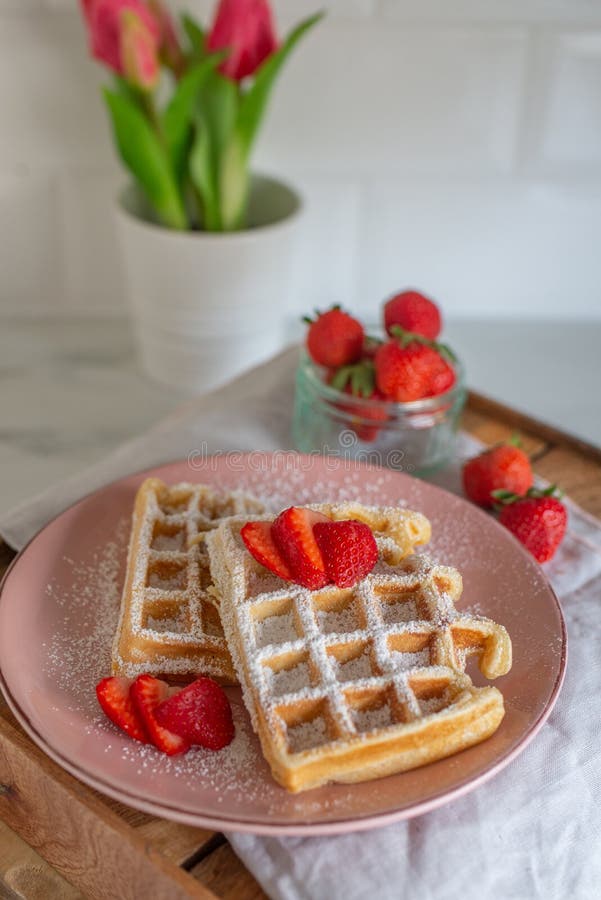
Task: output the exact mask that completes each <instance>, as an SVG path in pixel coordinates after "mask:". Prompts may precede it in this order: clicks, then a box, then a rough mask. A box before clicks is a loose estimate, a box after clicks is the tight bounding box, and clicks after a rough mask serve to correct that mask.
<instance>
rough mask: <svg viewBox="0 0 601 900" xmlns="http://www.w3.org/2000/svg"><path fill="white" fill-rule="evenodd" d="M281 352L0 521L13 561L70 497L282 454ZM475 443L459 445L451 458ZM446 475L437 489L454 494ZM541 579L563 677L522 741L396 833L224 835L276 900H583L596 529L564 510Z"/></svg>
mask: <svg viewBox="0 0 601 900" xmlns="http://www.w3.org/2000/svg"><path fill="white" fill-rule="evenodd" d="M296 353H297V351H296V350H295V349H289V350H286V351H284V352H283V353H282V354H280V355H279V356H277V357H275V358H274V359H273V360H271V361H270V362H268V363H266V364H265V365H263V366H259V367H257V368H256V369H253V370H252V371H250V372H247V373H245V374H244V375H243V376H241V377H239V378H237V379H236V380H235V381H233V382H231V383H230V384H228V385H226V386H225V387H223V388H220V389H218V390H216V391H214V392H212V393H210V394H207V395H204V396H202V397H200V398H198V399H196V400H193V401H191V402H190V403H188V404H186V405H185V406H183V407H181V408H179V409H177V410H175V412H174V413H173V414H172V415H171V416H169V417H168V418H167V419H165V420H164V421H163V422H161V423H159V424H158V425H156V426H155V427H153V428H152V429H150V430H149V431H148V432H146V434H144V435H142V436H140V437H139V438H136V439H135V440H132V441H129V442H128V443H127V444H125V445H123V446H122V447H121V448H120V449H118V450H117V451H115V452H114V453H112V454H111V455H110V456H108V457H107V458H106V459H105V460H104V461H103V462H101V463H100V464H98V465H95V466H93V467H92V468H91V469H89V470H88V471H87V472H85V473H83V474H80V475H76V476H75V477H73V478H71V479H69V480H68V481H66V482H64V483H63V484H60V485H56V486H55V487H52V488H51V489H50V490H48V491H46V492H45V493H44V494H42V495H40V496H39V497H36V498H35V499H33V500H32V501H30V502H28V503H25V504H22V505H21V506H20V507H18V508H17V509H15V510H14V511H13V512H11V513H9V514H8V515H6V516H4V517H3V518H0V534H2V536H3V537H4V538H5V540H7V542H8V543H10V544H11V545H12V546H14V547H16V548H19V547H21V546H23V544H24V543H26V542H27V541H28V540H29V538H30V537H31V536H32V535H33V534H34V533H35V532H36V531H37V530H38V529H39V528H40V527H41V526H42V525H43V524H44V523H45V522H47V521H48V520H49V519H50V518H52V517H53V516H54V515H56V514H57V513H59V512H60V511H61V510H62V509H64V508H65V507H66V506H68V505H69V504H70V503H73V502H74V501H75V500H77V499H78V498H79V497H81V496H82V495H84V494H86V493H88V492H90V491H92V490H94V489H96V488H97V487H100V486H101V485H103V484H106V483H107V482H109V481H112V480H113V479H115V478H119V477H120V476H122V475H125V474H127V473H130V472H133V471H136V470H140V469H144V468H147V467H150V466H153V465H156V464H159V463H162V462H166V461H169V460H172V459H176V458H181V457H183V456H186V455H187V454H189V453H191V452H194V451H197V452H198V451H200V452H208V453H210V452H215V451H218V450H229V449H240V450H275V449H288V448H289V446H290V421H291V413H292V395H293V369H294V361H295V358H296ZM476 446H477V443H476V442H474V441H473V440H472V439H470V438H467V437H466V436H463V437H462V440H461V442H460V455H468V454H469V453H471V452H473V450H474V449H475V447H476ZM458 471H459V470H458V465H456V466H455V467H452V468H451V469H449V470H447V471H445V472H443V473H440V475H439V476H438V477H437V478H436V481H437V482H438V483H440V484H442V485H443V486H445V487H447V488H448V489H450V490H458V489H459V480H458ZM547 574H548V576H549V578H550V580H551V582H552V584H553V586H554V587H555V590H556V591H557V593H558V595H559V597H560V599H561V601H562V606H563V611H564V615H565V617H566V620H567V624H568V632H569V636H570V665H569V667H568V672H567V676H566V681H565V685H564V689H563V692H562V694H561V697H560V699H559V702H558V704H557V706H556V707H555V709H554V711H553V713H552V714H551V717H550V718H549V720H548V723H547V724H546V725H545V727H544V728H543V729H542V731H541V732H540V734H539V735H538V736H537V738H536V739H535V741H534V742H533V743H532V744H531V745H530V746H529V747H528V748H527V749H526V751H525V752H524V753H523V754H522V755H521V756H520V757H519V758H518V759H517V760H515V761H514V762H513V763H512V764H511V765H510V766H509V767H508V768H507V769H505V770H504V771H503V772H501V773H500V774H499V775H497V776H496V777H495V778H494V779H493V780H492V781H491V782H489V783H488V784H486V785H483V786H482V787H481V788H479V789H478V790H476V791H474V792H473V793H471V794H469V795H468V796H466V797H463V798H461V799H459V800H455V801H454V802H453V803H451V804H449V805H448V806H446V807H443V808H441V809H439V810H436V811H434V812H431V813H428V814H427V815H424V816H421V817H419V818H417V819H413V820H411V821H408V822H401V823H398V824H396V825H391V826H388V827H386V828H381V829H377V830H375V831H371V832H358V833H354V834H348V835H343V836H340V837H331V838H294V837H291V838H271V837H260V836H257V835H247V834H230V835H228V839H229V840H230V842H231V844H232V846H233V848H234V850H235V851H236V853H237V854H238V855H239V856H240V857H241V859H242V860H243V862H244V863H245V865H246V866H247V867H248V868H249V869H250V871H251V872H252V873H253V874H254V876H255V877H256V878H257V880H258V881H259V882H260V883H261V884H262V886H263V887H264V889H265V890H266V892H267V893H268V894H269V895H270V896H271V897H273V898H278V900H298V898H311V900H332V898H338V897H341V898H344V900H363V898H366V897H377V898H378V900H394V898H400V897H403V898H407V900H414V898H415V900H418V898H419V900H476V898H477V900H481V898H489V897H495V898H497V900H538V898H541V900H542V898H544V900H564V898H567V897H571V898H576V900H588V898H591V900H592V898H593V897H598V896H599V885H600V884H601V741H600V736H601V654H600V653H599V646H600V645H601V523H599V522H597V521H596V520H594V519H592V518H591V517H589V516H587V515H586V514H585V513H584V512H583V511H582V510H580V509H579V508H578V507H576V506H574V505H573V504H570V524H569V532H568V535H567V536H566V539H565V541H564V543H563V545H562V547H561V549H560V552H559V553H558V555H557V557H556V559H555V560H553V562H552V563H551V564H550V565H548V566H547Z"/></svg>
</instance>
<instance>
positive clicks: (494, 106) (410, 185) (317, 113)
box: [0, 0, 601, 318]
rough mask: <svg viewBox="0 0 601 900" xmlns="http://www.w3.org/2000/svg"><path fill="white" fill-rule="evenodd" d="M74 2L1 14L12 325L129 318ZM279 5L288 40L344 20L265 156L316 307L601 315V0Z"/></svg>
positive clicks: (107, 160)
mask: <svg viewBox="0 0 601 900" xmlns="http://www.w3.org/2000/svg"><path fill="white" fill-rule="evenodd" d="M77 5H78V4H77V2H76V0H0V111H1V118H0V228H1V240H0V273H1V280H0V314H1V313H3V312H4V313H6V312H11V313H13V312H21V313H23V314H34V315H35V314H37V313H40V312H43V313H49V312H65V311H76V312H81V313H82V314H89V313H96V312H106V313H113V312H116V311H119V310H122V309H123V308H124V306H123V304H124V297H123V293H124V291H123V277H122V269H121V265H120V259H119V252H118V250H119V248H118V246H117V241H116V237H115V233H114V229H113V219H112V205H111V204H112V196H113V194H114V190H115V186H116V185H117V184H119V180H120V178H121V173H120V169H119V167H118V165H117V164H116V162H115V159H114V154H113V150H112V147H111V143H110V140H109V133H108V129H107V127H106V121H105V115H104V110H103V108H102V104H101V100H100V97H99V92H98V88H99V85H100V84H101V83H102V81H103V79H104V73H103V72H102V71H101V70H99V69H98V68H97V67H96V66H95V65H94V64H92V63H91V62H90V61H89V60H88V59H87V54H86V49H85V45H84V34H83V29H82V26H81V23H80V21H79V14H78V10H77ZM171 5H172V7H174V8H177V7H181V6H184V5H187V7H188V8H191V9H192V10H193V11H194V12H196V13H197V14H200V15H202V16H205V17H206V16H207V15H209V13H210V10H211V9H212V7H213V3H212V2H210V0H189V2H188V3H187V4H185V2H184V0H182V2H181V3H179V2H177V0H173V2H172V4H171ZM275 6H276V10H277V13H278V21H279V22H280V25H281V28H282V30H283V29H285V28H287V27H289V25H290V24H291V23H292V22H293V21H295V20H296V19H298V18H300V17H301V16H304V15H306V14H308V13H310V12H312V11H313V10H315V9H316V8H319V7H320V6H325V7H327V9H328V16H327V18H326V20H325V21H324V22H323V23H321V24H320V25H319V26H318V28H317V29H316V30H315V31H314V32H313V34H312V35H311V36H310V37H309V38H308V39H307V40H306V42H305V43H304V45H303V46H301V47H300V48H299V49H298V51H297V52H296V54H295V55H294V57H293V58H292V59H291V61H290V64H289V65H288V67H287V69H286V70H285V72H284V73H283V75H282V77H281V80H280V83H279V85H278V89H277V93H276V96H275V97H274V102H273V104H272V108H271V111H270V116H269V119H268V121H267V124H266V127H265V129H264V132H263V135H262V139H261V142H260V145H259V148H258V153H257V159H256V164H257V168H260V169H262V170H264V171H271V172H274V173H278V174H281V175H283V176H286V177H287V178H289V179H290V180H292V181H294V182H295V183H297V184H298V185H299V186H300V187H301V188H302V189H303V191H304V192H305V194H306V197H307V200H308V215H307V217H306V222H305V232H304V235H303V242H302V250H303V256H302V260H303V264H302V265H301V267H300V272H299V278H300V290H299V291H298V292H297V294H298V297H299V298H300V299H299V306H302V307H303V308H308V309H310V308H312V307H313V306H315V305H320V304H324V303H326V302H330V301H333V300H338V301H341V302H343V303H345V304H346V305H348V306H351V307H353V308H355V309H361V308H363V309H367V308H369V307H372V308H373V304H374V303H375V302H377V301H378V300H379V299H380V298H381V297H382V295H384V294H387V293H389V292H390V291H393V290H395V289H397V288H400V287H402V286H404V285H407V284H413V285H418V286H422V287H423V288H424V289H426V290H428V291H429V292H431V293H432V294H433V295H434V296H437V297H439V298H440V299H441V300H442V302H443V303H444V306H445V308H446V310H447V311H448V312H449V313H450V314H455V315H473V314H477V315H484V316H486V315H491V316H492V315H515V314H522V315H524V316H535V315H545V316H549V317H563V316H572V317H580V318H585V317H591V316H594V317H597V318H601V0H455V2H450V0H332V2H325V3H323V2H321V3H320V0H280V2H277V0H276V3H275Z"/></svg>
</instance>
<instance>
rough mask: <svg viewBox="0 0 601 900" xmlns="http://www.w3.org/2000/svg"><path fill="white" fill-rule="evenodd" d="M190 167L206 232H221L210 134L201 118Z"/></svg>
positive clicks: (197, 126) (191, 152) (189, 161)
mask: <svg viewBox="0 0 601 900" xmlns="http://www.w3.org/2000/svg"><path fill="white" fill-rule="evenodd" d="M188 167H189V175H190V181H191V183H192V187H193V190H194V195H195V197H196V198H197V199H198V200H199V202H200V207H201V215H202V223H201V224H202V227H203V228H204V229H205V230H206V231H221V230H222V229H221V216H220V213H219V197H218V192H217V181H216V178H215V172H214V168H213V164H212V159H211V143H210V138H209V132H208V130H207V129H206V127H205V125H204V123H203V121H202V119H201V118H200V117H197V120H196V128H195V135H194V141H193V143H192V148H191V150H190V155H189V158H188Z"/></svg>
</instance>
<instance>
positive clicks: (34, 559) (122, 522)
mask: <svg viewBox="0 0 601 900" xmlns="http://www.w3.org/2000/svg"><path fill="white" fill-rule="evenodd" d="M148 474H153V475H157V476H158V477H160V478H163V479H164V480H165V481H167V482H171V483H175V482H178V481H204V482H210V483H212V484H216V485H220V486H223V487H224V488H232V487H242V488H246V489H250V490H252V491H254V492H255V493H257V494H258V495H260V496H263V497H265V498H269V499H270V500H271V501H272V502H273V503H276V504H277V503H280V504H281V505H287V504H289V503H293V502H294V503H297V504H298V503H300V504H302V503H306V502H308V501H317V500H335V499H345V498H356V499H360V500H362V501H363V502H365V503H368V504H377V503H384V504H387V505H392V504H397V503H402V504H406V505H408V506H410V507H413V508H415V509H418V510H421V511H422V512H424V513H425V514H426V515H427V516H428V517H429V518H430V520H431V521H432V526H433V535H434V537H433V540H432V544H431V548H430V552H431V553H432V555H434V556H438V557H439V558H440V559H441V560H442V561H444V562H445V563H447V564H450V565H453V566H457V567H458V568H459V569H460V570H461V572H462V573H463V577H464V584H465V588H464V594H463V597H462V600H461V601H460V604H459V605H460V606H461V607H462V608H469V609H471V610H474V611H476V612H479V613H483V614H486V615H488V616H491V617H492V618H493V619H495V620H496V621H498V622H501V623H503V624H504V625H505V626H506V627H507V629H508V631H509V633H510V635H511V637H512V640H513V648H514V664H513V668H512V670H511V672H510V673H509V675H507V676H505V677H504V678H501V679H499V680H498V681H497V685H498V687H499V688H500V689H501V691H502V692H503V695H504V697H505V705H506V711H507V712H506V716H505V719H504V720H503V723H502V725H501V727H500V728H499V730H498V731H497V732H496V734H495V735H493V737H492V738H490V739H489V740H487V741H485V742H484V743H482V744H480V745H478V746H477V747H474V748H472V749H470V750H466V751H464V752H463V753H460V754H457V755H455V756H452V757H450V758H449V759H446V760H442V761H441V762H437V763H434V764H432V765H429V766H426V767H424V768H421V769H416V770H415V771H413V772H407V773H405V774H401V775H394V776H390V777H388V778H382V779H380V780H377V781H370V782H366V783H364V784H357V785H352V786H348V785H331V786H328V787H324V788H319V789H317V790H313V791H308V792H306V793H304V794H297V795H292V794H288V793H287V792H286V791H285V790H284V789H283V788H280V787H279V786H278V785H277V784H276V783H275V782H274V781H273V780H272V778H271V776H270V774H269V771H268V769H267V766H266V764H265V762H264V760H263V757H262V755H261V751H260V748H259V744H258V742H257V740H256V738H255V737H254V735H253V733H252V730H251V727H250V723H249V720H248V717H247V715H246V712H245V710H244V708H243V706H242V703H241V700H240V696H239V691H238V689H231V690H230V696H231V700H232V703H233V706H234V710H235V718H236V725H237V734H236V738H235V740H234V742H233V744H231V745H230V747H228V748H226V749H225V750H223V751H221V752H220V753H215V754H212V753H210V752H208V751H203V750H192V751H190V752H189V753H188V754H186V755H185V756H183V757H174V758H167V757H165V756H163V755H162V754H160V753H159V752H158V751H156V750H154V749H151V748H149V747H143V746H142V745H140V744H137V743H136V742H134V741H132V740H130V739H129V738H127V737H125V736H123V735H122V734H121V733H119V732H118V731H117V730H116V729H115V728H113V726H112V725H111V724H110V723H109V722H108V721H107V720H105V719H104V718H103V716H102V714H99V709H98V707H97V704H96V698H95V693H94V686H95V684H96V682H97V681H98V680H99V679H100V678H101V677H103V676H104V675H106V674H108V673H109V672H110V644H111V638H112V634H113V631H114V627H115V622H116V617H117V609H118V603H119V594H120V590H121V583H122V578H123V570H124V563H125V557H126V549H127V534H128V523H129V516H130V513H131V509H132V503H133V499H134V494H135V491H136V488H137V487H138V485H139V484H140V482H141V481H142V479H143V478H144V477H145V476H146V475H148ZM565 664H566V633H565V627H564V622H563V618H562V615H561V612H560V609H559V605H558V603H557V600H556V598H555V596H554V594H553V592H552V591H551V589H550V587H549V585H548V583H547V581H546V579H545V576H544V574H543V572H542V570H541V569H540V567H539V566H538V565H537V564H536V563H535V562H534V560H533V559H531V558H530V556H528V554H527V553H526V552H525V551H524V550H523V549H522V547H521V546H520V545H519V544H518V543H517V541H515V540H514V539H513V537H511V535H509V534H508V533H507V532H506V531H505V530H504V529H503V528H501V527H500V526H499V525H497V523H496V522H495V521H494V520H493V519H492V518H491V517H490V516H487V515H485V514H484V513H482V512H480V511H479V510H478V509H476V508H474V507H473V506H471V505H469V504H468V503H466V502H464V501H463V500H460V499H459V498H457V497H455V496H453V495H451V494H448V493H447V492H445V491H442V490H441V489H440V488H437V487H433V486H432V485H429V484H426V483H424V482H422V481H417V480H415V479H413V478H410V477H409V476H408V475H403V474H399V473H396V472H392V471H390V470H387V469H386V470H385V469H378V468H372V467H368V466H358V465H357V464H350V463H347V464H345V463H343V462H341V461H339V460H335V459H332V458H321V457H319V458H316V457H303V456H297V455H292V454H274V455H271V454H250V455H243V454H235V455H232V454H230V455H228V456H223V457H212V458H208V459H204V460H202V459H197V460H192V462H188V461H181V462H175V463H171V464H169V465H164V466H161V467H159V468H157V469H154V470H152V472H151V473H148V472H147V473H141V474H137V475H132V476H130V477H128V478H124V479H122V480H121V481H117V482H115V483H114V484H111V485H109V486H108V487H106V488H104V489H102V490H100V491H97V492H96V493H94V494H91V495H90V496H89V497H86V498H84V499H83V500H81V501H80V502H79V503H77V504H76V505H75V506H72V507H71V508H70V509H68V510H66V512H64V513H62V515H60V516H58V518H56V519H55V520H54V521H53V522H51V523H50V524H49V525H47V526H46V527H45V528H44V529H43V530H42V531H41V532H40V533H39V534H38V535H37V537H35V538H34V539H33V541H32V542H31V543H30V544H29V545H28V546H27V547H26V548H25V549H24V550H23V552H22V553H21V554H20V555H19V556H18V557H17V559H16V561H15V562H14V564H13V565H12V567H11V569H10V571H9V572H8V574H7V576H6V578H5V580H4V583H3V588H2V593H1V596H0V674H1V679H2V687H3V689H4V692H5V694H6V697H7V700H8V703H9V704H10V706H11V709H12V710H13V712H14V714H15V715H16V716H17V718H18V719H19V721H20V722H21V724H22V725H23V727H24V728H25V729H26V731H27V732H28V733H29V735H30V736H31V738H32V739H33V740H34V741H35V742H36V743H37V744H38V745H39V746H40V747H41V748H42V749H43V750H45V752H46V753H48V755H49V756H51V757H52V758H53V759H54V760H56V761H57V762H58V763H59V764H60V765H61V766H63V767H64V768H65V769H67V770H68V771H70V772H71V773H73V774H74V775H76V776H77V777H78V778H80V779H81V780H82V781H85V782H87V783H88V784H90V785H92V786H93V787H95V788H97V789H98V790H99V791H102V792H104V793H105V794H108V795H109V796H111V797H114V798H116V799H117V800H121V801H122V802H123V803H126V804H129V805H130V806H134V807H137V808H139V809H142V810H144V811H146V812H150V813H154V814H156V815H159V816H164V817H166V818H170V819H176V820H178V821H180V822H184V823H188V824H191V825H198V826H204V827H211V828H216V829H219V830H222V831H227V830H240V831H243V830H246V831H254V832H263V833H272V834H333V833H336V832H342V831H350V830H353V829H360V828H370V827H374V826H376V825H383V824H385V823H387V822H392V821H395V820H398V819H402V818H406V817H409V816H414V815H417V814H418V813H422V812H425V811H426V810H429V809H432V808H434V807H436V806H439V805H440V804H442V803H444V802H446V801H448V800H449V799H451V798H453V797H456V796H459V795H460V794H463V793H465V792H467V791H469V790H471V789H472V788H474V787H476V786H477V785H479V784H482V782H484V781H485V780H486V779H488V778H490V777H491V776H492V775H493V774H494V773H495V772H497V771H498V770H499V769H501V768H502V767H503V766H505V765H507V763H509V762H510V760H511V759H513V758H514V757H515V756H516V755H517V754H518V753H519V752H520V751H521V750H523V749H524V747H525V746H526V744H527V743H528V742H529V741H530V740H531V739H532V738H533V737H534V735H535V734H536V732H537V731H538V729H539V728H540V727H541V725H542V724H543V722H544V721H545V719H546V717H547V716H548V715H549V712H550V710H551V707H552V705H553V703H554V701H555V699H556V697H557V693H558V691H559V688H560V686H561V681H562V678H563V673H564V669H565ZM474 678H475V680H476V681H479V682H480V683H482V682H481V679H479V678H478V676H477V675H475V676H474Z"/></svg>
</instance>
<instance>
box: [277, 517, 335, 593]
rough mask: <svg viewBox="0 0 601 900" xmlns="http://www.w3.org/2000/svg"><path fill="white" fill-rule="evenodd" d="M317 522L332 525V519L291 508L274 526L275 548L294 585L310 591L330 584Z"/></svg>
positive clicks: (278, 518)
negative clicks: (316, 537)
mask: <svg viewBox="0 0 601 900" xmlns="http://www.w3.org/2000/svg"><path fill="white" fill-rule="evenodd" d="M318 522H331V519H328V517H327V516H324V515H322V514H321V513H318V512H314V510H312V509H304V508H303V507H300V506H291V507H289V509H285V510H284V512H281V513H280V514H279V516H278V517H277V519H276V520H275V522H274V523H273V525H272V526H271V533H272V535H273V539H274V541H275V544H276V546H277V547H278V549H279V551H280V553H281V554H282V556H283V557H284V558H285V560H286V561H287V563H288V565H289V566H290V569H291V570H292V574H293V576H294V581H296V582H298V584H302V585H303V587H306V588H310V589H311V590H316V589H317V588H321V587H323V586H324V585H325V584H327V583H328V576H327V574H326V567H325V564H324V561H323V559H322V556H321V550H320V549H319V547H318V546H317V541H316V540H315V535H314V534H313V526H314V525H316V524H317V523H318Z"/></svg>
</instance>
